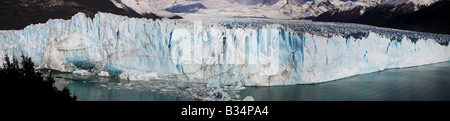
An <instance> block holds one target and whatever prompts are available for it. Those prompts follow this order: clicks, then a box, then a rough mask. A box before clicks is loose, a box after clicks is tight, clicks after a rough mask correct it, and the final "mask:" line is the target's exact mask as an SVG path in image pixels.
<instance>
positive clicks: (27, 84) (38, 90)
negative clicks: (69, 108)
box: [0, 55, 77, 102]
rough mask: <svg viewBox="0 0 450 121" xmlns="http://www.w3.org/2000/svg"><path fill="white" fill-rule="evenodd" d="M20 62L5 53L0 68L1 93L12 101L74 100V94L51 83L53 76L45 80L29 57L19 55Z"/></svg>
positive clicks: (53, 81)
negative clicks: (71, 94)
mask: <svg viewBox="0 0 450 121" xmlns="http://www.w3.org/2000/svg"><path fill="white" fill-rule="evenodd" d="M21 58H22V62H20V63H19V61H18V60H17V59H16V58H15V57H12V59H10V57H9V56H8V55H5V57H4V62H5V63H3V68H0V80H1V82H2V84H5V85H3V86H2V88H1V89H2V93H3V94H4V95H6V96H7V97H10V98H8V99H9V100H13V101H62V102H73V101H76V99H77V97H76V96H70V90H69V89H68V88H67V87H64V89H63V90H61V91H60V90H58V89H57V88H56V87H55V86H53V84H54V83H55V80H54V78H53V77H52V76H51V75H50V76H49V77H47V79H46V81H44V78H43V77H42V74H41V73H39V72H37V71H36V69H35V68H34V62H33V61H32V60H31V58H30V57H25V56H23V55H22V56H21Z"/></svg>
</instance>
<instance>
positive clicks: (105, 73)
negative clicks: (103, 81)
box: [98, 71, 109, 77]
mask: <svg viewBox="0 0 450 121" xmlns="http://www.w3.org/2000/svg"><path fill="white" fill-rule="evenodd" d="M98 76H103V77H108V76H109V73H108V72H106V71H100V73H98Z"/></svg>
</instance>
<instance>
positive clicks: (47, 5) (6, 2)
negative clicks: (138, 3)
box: [0, 0, 161, 30]
mask: <svg viewBox="0 0 450 121" xmlns="http://www.w3.org/2000/svg"><path fill="white" fill-rule="evenodd" d="M78 12H83V13H85V14H86V15H87V16H88V17H91V18H92V17H94V15H95V14H96V13H98V12H108V13H113V14H118V15H124V16H128V17H138V18H149V19H160V18H161V17H160V16H158V15H156V14H154V13H146V14H140V13H137V12H136V11H134V10H133V9H131V8H128V7H123V8H118V7H116V6H115V5H114V4H113V3H112V2H111V1H110V0H1V1H0V14H1V16H0V21H1V22H0V29H1V30H11V29H23V28H24V27H26V26H28V25H30V24H37V23H45V22H47V21H48V20H49V19H70V18H71V17H72V16H73V15H75V14H76V13H78Z"/></svg>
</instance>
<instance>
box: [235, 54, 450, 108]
mask: <svg viewBox="0 0 450 121" xmlns="http://www.w3.org/2000/svg"><path fill="white" fill-rule="evenodd" d="M240 95H251V96H253V97H254V99H255V100H265V101H440V100H447V101H448V100H450V62H444V63H437V64H432V65H425V66H418V67H410V68H402V69H388V70H385V71H381V72H375V73H370V74H364V75H358V76H353V77H349V78H344V79H339V80H335V81H331V82H327V83H320V84H311V85H292V86H274V87H246V89H245V90H242V91H241V92H240Z"/></svg>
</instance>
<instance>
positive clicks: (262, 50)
mask: <svg viewBox="0 0 450 121" xmlns="http://www.w3.org/2000/svg"><path fill="white" fill-rule="evenodd" d="M255 21H256V20H255ZM230 23H231V24H233V25H230ZM275 23H276V22H275ZM284 23H289V24H284ZM345 26H348V27H344V28H342V25H341V26H339V25H338V24H326V23H315V22H298V21H294V22H290V21H287V22H286V21H284V22H280V24H272V23H270V24H267V23H264V22H254V21H251V20H249V21H246V20H236V21H233V20H227V21H226V22H223V21H219V20H217V21H216V20H208V21H203V22H202V21H193V20H161V21H160V20H156V21H153V20H147V19H135V18H127V17H123V16H117V15H113V14H107V13H98V14H96V15H95V18H94V19H92V20H91V19H89V18H86V17H85V15H84V14H82V13H80V14H77V15H75V16H74V17H73V18H72V19H71V20H59V19H58V20H49V21H48V22H47V23H45V24H38V25H31V26H28V27H26V28H25V29H23V30H19V31H1V32H0V43H1V44H0V55H1V56H4V55H5V54H10V55H14V56H17V57H18V56H20V55H21V54H22V53H23V54H24V55H28V56H31V57H32V59H33V61H35V62H36V64H37V65H38V66H39V68H48V69H54V70H59V71H64V72H73V71H76V70H80V69H84V70H95V72H101V71H106V72H109V74H111V75H113V76H114V75H115V76H118V77H120V78H123V79H129V80H150V79H155V78H158V79H173V80H180V81H189V82H205V83H212V84H222V85H239V84H243V85H247V86H251V85H253V86H269V85H288V84H305V83H320V82H326V81H330V80H335V79H339V78H344V77H349V76H353V75H357V74H364V73H370V72H375V71H380V70H384V69H387V68H401V67H410V66H417V65H423V64H430V63H437V62H443V61H448V60H450V53H449V46H448V40H449V38H450V37H449V36H448V35H437V34H427V33H417V32H410V31H399V30H392V29H383V28H376V27H370V26H361V25H354V24H345ZM351 27H353V28H352V29H348V28H351ZM302 28H303V29H302ZM346 29H347V30H346ZM323 35H326V36H323ZM355 38H356V39H355ZM393 38H395V39H393ZM1 63H3V62H1ZM102 73H104V72H102Z"/></svg>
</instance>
